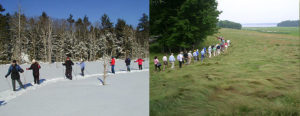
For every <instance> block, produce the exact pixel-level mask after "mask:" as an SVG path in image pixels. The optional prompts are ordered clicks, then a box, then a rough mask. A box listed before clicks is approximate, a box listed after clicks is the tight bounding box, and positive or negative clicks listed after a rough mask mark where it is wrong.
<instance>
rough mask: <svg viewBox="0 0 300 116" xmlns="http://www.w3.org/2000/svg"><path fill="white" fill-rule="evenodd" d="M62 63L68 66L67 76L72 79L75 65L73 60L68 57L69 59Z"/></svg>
mask: <svg viewBox="0 0 300 116" xmlns="http://www.w3.org/2000/svg"><path fill="white" fill-rule="evenodd" d="M62 65H64V66H66V77H67V78H68V79H70V80H72V66H73V65H74V63H73V62H72V60H70V58H69V57H67V60H66V61H65V63H63V64H62Z"/></svg>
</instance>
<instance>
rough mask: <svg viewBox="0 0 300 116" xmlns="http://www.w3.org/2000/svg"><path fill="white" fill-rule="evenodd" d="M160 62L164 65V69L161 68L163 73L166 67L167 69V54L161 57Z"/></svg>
mask: <svg viewBox="0 0 300 116" xmlns="http://www.w3.org/2000/svg"><path fill="white" fill-rule="evenodd" d="M162 61H163V63H164V67H163V71H164V70H165V69H166V67H168V58H167V54H166V55H165V56H163V58H162Z"/></svg>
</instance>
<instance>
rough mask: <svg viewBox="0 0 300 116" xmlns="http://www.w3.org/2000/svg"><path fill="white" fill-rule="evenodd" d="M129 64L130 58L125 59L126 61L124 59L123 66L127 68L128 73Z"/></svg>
mask: <svg viewBox="0 0 300 116" xmlns="http://www.w3.org/2000/svg"><path fill="white" fill-rule="evenodd" d="M130 62H131V60H130V58H126V59H125V64H126V67H127V71H128V72H130Z"/></svg>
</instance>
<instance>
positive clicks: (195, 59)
mask: <svg viewBox="0 0 300 116" xmlns="http://www.w3.org/2000/svg"><path fill="white" fill-rule="evenodd" d="M193 57H194V63H195V62H197V52H196V50H194V53H193Z"/></svg>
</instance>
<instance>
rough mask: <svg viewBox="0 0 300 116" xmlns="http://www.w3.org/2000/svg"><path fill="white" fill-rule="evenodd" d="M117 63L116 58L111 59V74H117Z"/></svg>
mask: <svg viewBox="0 0 300 116" xmlns="http://www.w3.org/2000/svg"><path fill="white" fill-rule="evenodd" d="M115 63H116V60H115V57H111V62H110V66H111V73H113V74H116V73H115Z"/></svg>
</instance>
